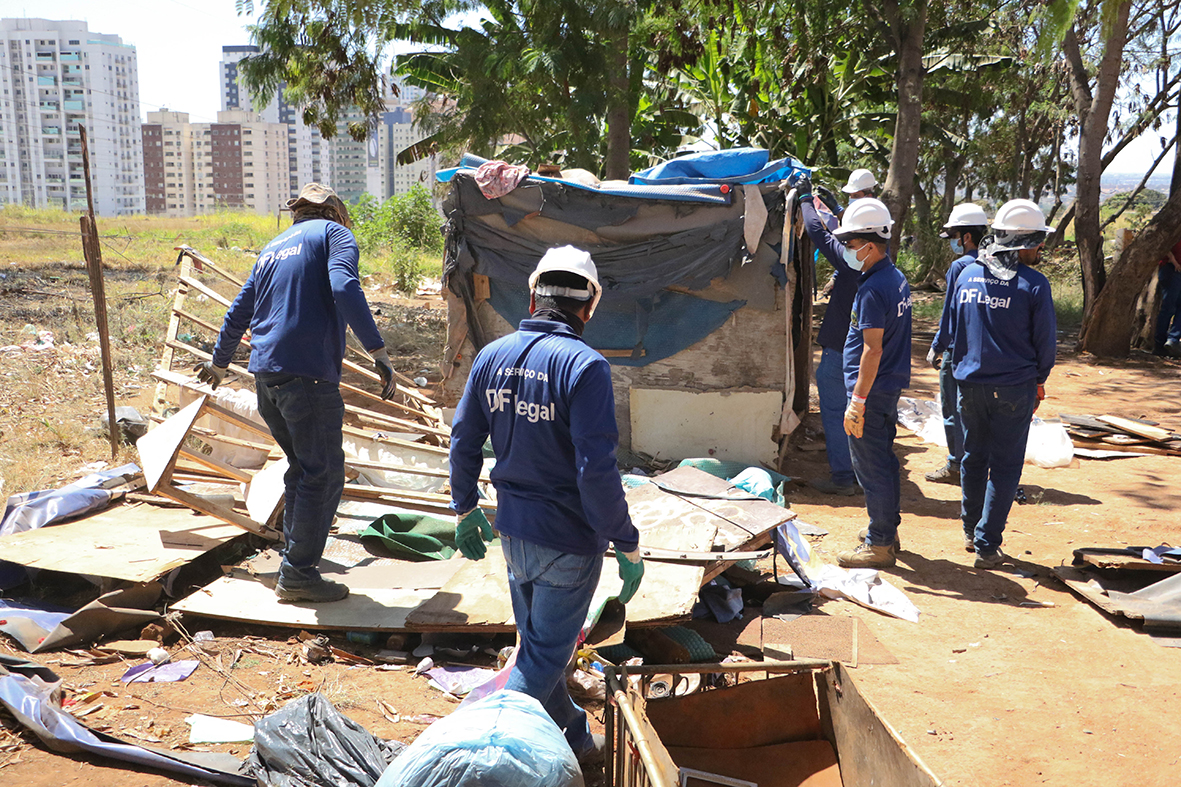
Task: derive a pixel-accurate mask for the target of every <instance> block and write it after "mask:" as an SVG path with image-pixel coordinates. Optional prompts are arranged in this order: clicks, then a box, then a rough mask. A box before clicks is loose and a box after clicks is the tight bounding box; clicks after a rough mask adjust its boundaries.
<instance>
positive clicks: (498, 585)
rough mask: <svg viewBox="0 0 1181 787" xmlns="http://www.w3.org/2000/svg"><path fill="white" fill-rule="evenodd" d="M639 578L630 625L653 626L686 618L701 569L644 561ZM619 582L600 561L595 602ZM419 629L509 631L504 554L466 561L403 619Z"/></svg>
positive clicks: (510, 617) (617, 587)
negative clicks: (641, 574)
mask: <svg viewBox="0 0 1181 787" xmlns="http://www.w3.org/2000/svg"><path fill="white" fill-rule="evenodd" d="M644 566H645V568H644V580H643V582H641V583H640V589H639V591H637V593H636V595H635V597H634V598H632V600H631V601H629V602H628V605H627V624H628V625H629V626H644V625H649V626H651V625H658V624H664V623H669V622H673V621H678V620H681V619H683V618H686V617H688V616H689V614H690V613H691V612H692V611H693V604H694V602H696V600H697V593H698V591H699V590H700V588H701V581H702V577H703V575H704V569H703V568H702V567H701V566H689V565H681V564H674V563H657V562H655V561H651V560H649V561H645V563H644ZM622 585H623V583H622V581H621V580H620V579H619V573H618V571H617V570H616V565H615V561H614V560H611V559H607V560H604V562H603V573H602V576H601V578H600V580H599V587H598V588H597V589H596V590H595V596H594V598H595V601H594V602H592V604H593V603H595V602H598V601H600V600H603V599H605V598H607V597H609V596H616V595H619V591H620V588H621V587H622ZM407 625H408V626H409V627H410V628H413V629H418V630H423V631H438V630H447V631H455V630H463V629H468V630H480V631H488V632H496V631H512V630H513V613H512V600H511V598H510V597H509V589H508V565H507V564H506V563H505V560H504V554H503V553H502V552H501V551H500V550H499V549H496V548H490V549H489V550H488V555H487V557H485V558H484V559H483V560H478V561H467V563H466V564H465V565H464V566H463V567H462V568H461V569H460V570H459V571H458V572H457V573H456V574H455V576H453V577H452V578H451V579H450V580H449V581H448V582H447V584H445V585H444V586H443V587H442V589H441V590H439V592H438V593H437V594H436V595H435V596H434V597H433V598H431V599H430V600H429V601H427V602H425V603H424V604H423V605H422V606H421V607H420V608H418V609H417V610H415V611H414V612H413V613H412V614H411V615H410V616H409V618H408V619H407Z"/></svg>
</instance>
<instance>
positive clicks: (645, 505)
mask: <svg viewBox="0 0 1181 787" xmlns="http://www.w3.org/2000/svg"><path fill="white" fill-rule="evenodd" d="M627 510H628V513H629V514H630V515H631V519H632V524H633V525H635V526H636V529H637V530H639V531H640V545H641V546H645V547H661V548H664V549H675V550H684V551H688V552H706V551H709V550H710V549H712V548H713V545H714V537H715V536H716V535H717V533H718V522H719V520H718V518H717V517H715V516H714V515H713V514H711V513H709V512H708V511H705V510H704V509H702V508H700V507H699V506H695V505H693V504H692V503H690V502H688V501H686V500H683V499H681V498H678V497H676V496H674V495H670V494H668V493H667V492H664V491H662V490H661V489H660V488H659V487H657V486H655V485H654V484H644V485H642V486H638V487H636V488H635V489H630V490H628V492H627Z"/></svg>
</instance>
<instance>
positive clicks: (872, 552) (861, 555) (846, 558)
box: [837, 541, 895, 568]
mask: <svg viewBox="0 0 1181 787" xmlns="http://www.w3.org/2000/svg"><path fill="white" fill-rule="evenodd" d="M894 563H895V558H894V547H893V545H891V546H886V547H875V546H870V545H869V544H866V543H865V542H864V541H863V542H861V543H860V544H858V545H857V548H856V549H854V550H852V551H850V552H842V553H840V554H839V555H837V565H838V566H840V567H841V568H889V567H890V566H892V565H894Z"/></svg>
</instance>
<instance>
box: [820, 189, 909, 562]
mask: <svg viewBox="0 0 1181 787" xmlns="http://www.w3.org/2000/svg"><path fill="white" fill-rule="evenodd" d="M893 224H894V219H893V218H892V217H891V216H890V211H889V209H887V208H886V206H885V205H884V204H883V203H882V202H881V201H880V200H877V199H873V198H869V197H867V198H863V199H859V200H857V201H856V202H853V203H851V204H850V205H849V207H848V208H847V209H846V210H845V213H844V215H843V216H841V226H840V227H839V228H838V229H837V231H836V233H835V236H836V238H837V240H839V241H841V242H842V243H844V244H845V251H844V255H845V261H846V262H847V263H848V265H849V267H850V268H852V269H853V270H857V271H861V276H860V281H859V284H858V288H857V295H856V297H855V298H854V299H853V309H852V312H851V314H850V322H849V334H848V336H847V337H846V339H845V352H844V371H845V388H846V391H847V392H848V396H849V398H848V406H847V407H846V409H845V421H844V425H845V433H846V434H847V435H848V436H849V453H850V455H851V456H852V458H853V470H854V472H856V474H857V481H858V482H859V483H860V484H861V486H862V488H863V489H865V507H866V510H867V512H868V513H869V527H868V529H867V530H866V531H865V533H864V536H863V539H864V540H862V541H861V543H859V544H858V545H857V547H856V548H855V549H853V550H851V551H848V552H842V553H841V554H839V555H837V563H838V564H839V565H841V566H844V567H846V568H885V567H888V566H892V565H894V562H895V559H896V555H897V551H898V526H899V525H900V524H901V522H902V508H901V497H902V490H901V483H902V482H901V476H900V474H899V464H898V457H897V456H895V454H894V437H895V434H896V432H897V426H896V423H897V418H898V397H899V396H900V395H901V393H902V389H903V388H906V387H907V386H908V385H910V323H911V298H910V284H909V283H908V282H907V280H906V276H905V275H904V274H903V273H902V271H900V270H898V268H896V267H895V266H894V262H893V261H892V260H891V259H890V255H889V243H890V228H891V227H892V226H893Z"/></svg>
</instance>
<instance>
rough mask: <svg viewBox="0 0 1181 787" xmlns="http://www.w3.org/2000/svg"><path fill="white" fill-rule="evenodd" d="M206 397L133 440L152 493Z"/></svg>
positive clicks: (164, 479) (166, 474)
mask: <svg viewBox="0 0 1181 787" xmlns="http://www.w3.org/2000/svg"><path fill="white" fill-rule="evenodd" d="M204 405H205V397H204V396H201V397H199V398H197V399H196V400H194V401H193V402H192V403H191V404H189V405H188V406H187V407H185V408H184V409H182V410H181V411H180V412H178V413H177V414H176V415H174V416H172V417H171V418H169V419H168V420H167V421H165V422H164V423H162V424H160V425H159V426H157V427H156V428H155V429H153V430H151V431H150V432H148V433H147V434H146V435H144V436H143V437H141V438H139V439H138V440H136V441H135V447H136V449H138V451H139V463H140V466H141V467H142V468H143V469H144V482H145V484H146V485H147V489H148V491H149V492H155V491H156V489H157V487H159V486H160V485H161V482H165V481H166V479H167V476H168V473H169V471H170V470H171V469H172V465H173V463H174V462H175V461H176V456H177V453H178V452H179V451H180V445H181V443H183V442H184V439H185V437H186V436H187V435H188V433H189V428H190V427H192V425H193V423H194V422H195V421H196V420H197V418H198V417H200V415H201V408H202V407H203V406H204Z"/></svg>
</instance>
